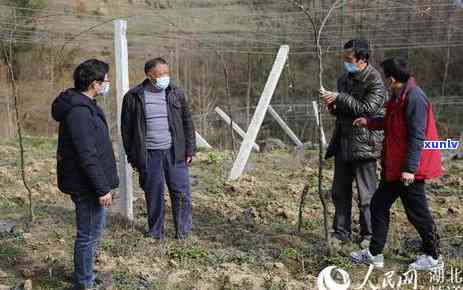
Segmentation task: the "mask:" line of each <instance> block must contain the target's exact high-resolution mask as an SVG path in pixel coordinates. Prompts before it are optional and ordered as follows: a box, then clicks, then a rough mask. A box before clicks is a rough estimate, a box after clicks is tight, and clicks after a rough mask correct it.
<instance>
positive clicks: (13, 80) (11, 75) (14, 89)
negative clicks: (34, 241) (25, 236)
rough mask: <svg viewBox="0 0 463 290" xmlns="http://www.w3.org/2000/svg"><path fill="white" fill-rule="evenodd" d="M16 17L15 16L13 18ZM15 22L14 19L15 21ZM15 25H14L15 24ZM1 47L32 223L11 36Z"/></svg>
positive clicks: (31, 217) (31, 208)
mask: <svg viewBox="0 0 463 290" xmlns="http://www.w3.org/2000/svg"><path fill="white" fill-rule="evenodd" d="M15 19H16V18H15ZM15 23H16V21H15ZM15 27H16V26H15ZM2 47H3V54H4V58H5V60H6V64H7V67H8V75H9V78H10V83H11V93H12V96H13V101H14V109H15V115H16V130H17V134H18V143H19V149H20V151H19V153H20V171H21V179H22V182H23V185H24V187H25V188H26V190H27V192H28V197H29V222H30V223H32V222H33V221H34V210H33V205H32V191H31V189H30V187H29V185H28V183H27V180H26V170H25V157H24V144H23V135H22V126H21V114H20V109H19V94H18V86H17V83H16V75H15V72H14V68H13V65H12V60H13V57H14V49H13V37H11V39H10V43H9V48H8V50H7V48H6V47H5V45H2Z"/></svg>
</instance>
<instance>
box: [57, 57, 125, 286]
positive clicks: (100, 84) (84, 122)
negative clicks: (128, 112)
mask: <svg viewBox="0 0 463 290" xmlns="http://www.w3.org/2000/svg"><path fill="white" fill-rule="evenodd" d="M108 71H109V66H108V64H106V63H104V62H102V61H99V60H96V59H91V60H87V61H85V62H83V63H82V64H80V65H79V66H78V67H77V68H76V70H75V71H74V88H71V89H68V90H66V91H64V92H62V93H61V94H60V95H59V96H58V97H57V98H56V99H55V101H54V102H53V105H52V115H53V118H54V119H55V120H56V121H58V122H59V135H58V150H57V174H58V187H59V189H60V190H61V191H62V192H64V193H67V194H69V195H70V196H71V199H72V201H73V202H74V204H75V207H76V226H77V236H76V240H75V245H74V268H75V269H74V281H75V288H74V289H90V288H92V287H93V284H94V280H95V277H94V274H93V263H94V256H95V251H96V248H97V246H98V242H99V240H100V238H101V234H102V231H103V228H104V224H105V218H106V210H107V208H108V207H109V206H110V204H111V201H112V194H111V191H112V190H113V189H115V188H117V187H118V186H119V178H118V176H117V169H116V160H115V157H114V151H113V148H112V144H111V139H110V136H109V130H108V124H107V122H106V118H105V115H104V113H103V111H102V110H101V108H100V107H99V106H98V105H97V104H96V101H95V97H96V96H97V95H106V94H107V93H108V91H109V80H108Z"/></svg>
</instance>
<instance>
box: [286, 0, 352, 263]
mask: <svg viewBox="0 0 463 290" xmlns="http://www.w3.org/2000/svg"><path fill="white" fill-rule="evenodd" d="M287 1H288V2H289V3H291V4H292V5H294V6H295V7H297V8H298V9H299V10H301V11H302V12H303V13H304V15H306V16H307V19H308V20H309V22H310V25H311V26H312V29H313V41H314V43H315V50H316V55H317V58H318V82H319V86H320V87H319V89H320V90H324V87H323V49H322V46H321V44H320V37H321V35H322V33H323V28H324V27H325V25H326V23H327V21H328V19H329V18H330V16H331V14H332V13H333V11H334V10H336V9H338V8H340V7H342V6H343V5H344V4H345V2H346V0H336V1H335V2H334V3H333V4H332V5H331V7H330V9H329V10H328V12H327V14H326V15H325V17H324V18H323V19H321V21H320V19H317V18H316V17H315V16H314V13H313V11H311V10H310V9H309V8H308V7H307V6H304V4H303V1H301V0H287ZM322 105H323V104H322V103H321V101H319V107H320V108H321V107H322ZM318 120H319V126H318V129H319V130H318V133H319V134H318V135H319V138H318V145H319V155H318V158H319V162H318V196H319V197H320V201H321V203H322V206H323V222H324V228H325V241H326V244H327V251H328V255H331V254H332V248H331V242H330V234H329V220H328V203H327V200H326V197H325V193H324V192H323V186H322V179H323V165H324V164H323V155H324V144H323V142H322V132H323V130H324V129H323V122H322V120H323V119H322V110H318ZM308 180H309V178H308ZM309 186H310V185H309V183H307V184H306V185H305V186H304V189H303V190H302V193H301V201H300V205H299V222H298V231H299V232H300V231H301V226H302V212H303V208H304V202H305V197H306V195H307V193H308V192H309Z"/></svg>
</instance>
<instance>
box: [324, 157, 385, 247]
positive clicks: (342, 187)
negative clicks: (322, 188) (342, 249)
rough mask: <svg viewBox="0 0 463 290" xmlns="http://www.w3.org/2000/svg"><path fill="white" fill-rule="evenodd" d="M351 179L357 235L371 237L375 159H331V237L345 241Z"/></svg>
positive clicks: (349, 233) (349, 220) (349, 218)
mask: <svg viewBox="0 0 463 290" xmlns="http://www.w3.org/2000/svg"><path fill="white" fill-rule="evenodd" d="M354 180H355V183H356V184H357V189H358V193H359V200H358V207H359V210H360V235H361V238H362V239H369V238H370V237H371V233H372V230H371V214H370V202H371V198H372V197H373V194H374V193H375V191H376V186H377V176H376V160H373V159H372V160H363V161H352V162H345V161H343V160H342V159H341V158H340V156H339V155H338V156H336V158H335V167H334V179H333V188H332V197H333V203H334V207H335V214H334V222H333V230H334V236H335V238H337V239H339V240H342V241H346V240H350V239H351V238H352V227H351V223H352V183H353V181H354Z"/></svg>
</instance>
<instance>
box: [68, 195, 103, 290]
mask: <svg viewBox="0 0 463 290" xmlns="http://www.w3.org/2000/svg"><path fill="white" fill-rule="evenodd" d="M71 198H72V201H73V202H74V204H75V206H76V226H77V236H76V240H75V244H74V283H75V286H76V288H77V289H80V288H91V287H93V283H94V280H95V274H94V273H93V263H94V257H95V253H96V249H97V247H98V244H99V242H100V239H101V234H102V232H103V228H104V225H105V222H106V208H104V207H103V206H101V205H100V204H99V202H98V199H97V198H96V196H90V195H88V196H71Z"/></svg>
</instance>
